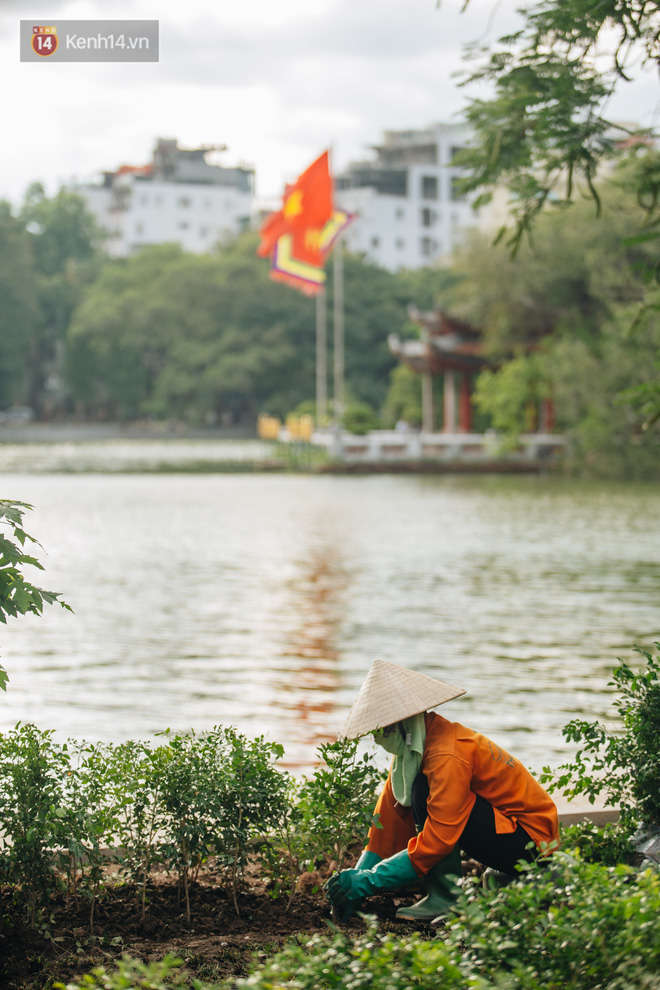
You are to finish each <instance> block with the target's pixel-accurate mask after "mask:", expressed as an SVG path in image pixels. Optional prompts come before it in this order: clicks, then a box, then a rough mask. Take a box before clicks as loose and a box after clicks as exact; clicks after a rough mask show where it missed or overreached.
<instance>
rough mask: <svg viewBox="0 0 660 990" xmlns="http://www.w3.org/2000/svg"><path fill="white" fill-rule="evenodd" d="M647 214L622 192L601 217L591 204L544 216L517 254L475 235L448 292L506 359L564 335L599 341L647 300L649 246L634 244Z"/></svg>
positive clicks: (460, 256) (459, 254)
mask: <svg viewBox="0 0 660 990" xmlns="http://www.w3.org/2000/svg"><path fill="white" fill-rule="evenodd" d="M639 214H640V210H639V208H638V207H637V206H636V204H635V202H634V201H633V200H631V199H630V198H629V197H627V196H626V195H625V194H623V193H622V191H621V190H618V189H617V190H613V192H612V195H611V197H609V198H608V203H607V205H606V206H605V207H604V209H603V214H602V216H601V217H600V218H597V217H595V216H594V213H593V210H592V209H591V208H590V206H589V204H588V203H585V202H581V203H576V204H575V206H574V207H573V208H572V209H571V210H570V211H569V212H568V213H564V212H561V213H553V212H549V213H545V214H543V216H540V217H539V218H538V220H537V224H536V231H535V236H534V242H533V243H530V242H529V241H526V242H525V243H523V244H521V246H520V248H519V250H518V251H517V253H516V255H515V256H512V255H511V253H510V251H509V250H508V249H507V248H506V247H505V246H504V245H503V244H502V243H499V244H496V245H493V243H492V242H491V241H490V239H489V238H488V237H487V236H484V235H483V234H474V235H473V236H472V238H471V239H470V240H468V241H467V242H466V245H465V246H464V247H463V248H462V249H460V250H459V251H458V252H457V254H456V256H455V263H454V274H455V276H456V281H455V283H454V285H453V286H452V287H450V288H448V289H447V293H446V299H447V301H448V303H449V305H450V307H451V311H452V312H454V313H455V314H456V315H459V316H462V317H464V318H465V319H466V320H468V321H469V322H470V323H472V324H473V325H474V326H477V327H480V328H481V329H483V331H484V333H485V335H486V344H487V349H488V353H489V354H490V355H491V356H495V357H498V358H504V357H506V356H507V355H511V354H513V353H515V351H516V349H517V348H518V347H519V346H529V345H531V344H533V343H535V342H539V341H540V340H543V339H545V338H546V337H547V336H548V335H549V334H552V333H556V332H561V333H563V334H568V335H573V336H577V337H580V338H583V339H587V340H591V339H593V338H595V337H597V336H598V333H599V331H600V328H601V327H602V325H603V322H604V320H606V319H607V318H608V317H609V316H612V314H613V313H614V312H615V311H616V310H617V308H618V307H620V306H631V305H632V306H637V307H639V306H640V305H641V304H642V303H643V301H644V299H645V294H646V284H645V280H644V276H643V267H644V263H645V259H646V258H647V257H648V256H649V254H650V252H649V248H648V246H647V245H644V244H627V243H626V233H627V232H628V231H629V230H631V229H634V228H635V226H636V224H637V223H638V220H639Z"/></svg>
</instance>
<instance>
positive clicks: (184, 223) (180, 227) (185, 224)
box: [179, 220, 189, 230]
mask: <svg viewBox="0 0 660 990" xmlns="http://www.w3.org/2000/svg"><path fill="white" fill-rule="evenodd" d="M188 226H189V225H188V224H187V223H186V222H185V220H184V221H183V222H182V223H180V224H179V230H188Z"/></svg>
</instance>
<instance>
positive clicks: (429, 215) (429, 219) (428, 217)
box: [421, 206, 436, 227]
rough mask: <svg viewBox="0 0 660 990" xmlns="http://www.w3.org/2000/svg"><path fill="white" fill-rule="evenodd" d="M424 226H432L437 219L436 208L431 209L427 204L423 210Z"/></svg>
mask: <svg viewBox="0 0 660 990" xmlns="http://www.w3.org/2000/svg"><path fill="white" fill-rule="evenodd" d="M421 218H422V227H432V226H433V224H434V223H435V221H436V212H435V210H432V209H430V207H428V206H425V207H424V208H423V209H422V211H421Z"/></svg>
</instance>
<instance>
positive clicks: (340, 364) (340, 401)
mask: <svg viewBox="0 0 660 990" xmlns="http://www.w3.org/2000/svg"><path fill="white" fill-rule="evenodd" d="M332 278H333V292H334V296H333V333H334V422H335V427H336V428H337V431H338V432H339V433H340V432H341V421H342V418H343V415H344V245H343V238H342V237H341V236H339V237H338V238H337V242H336V244H335V249H334V258H333V270H332Z"/></svg>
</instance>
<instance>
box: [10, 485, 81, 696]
mask: <svg viewBox="0 0 660 990" xmlns="http://www.w3.org/2000/svg"><path fill="white" fill-rule="evenodd" d="M31 508H32V506H31V505H28V503H27V502H17V501H14V500H11V499H0V526H4V527H6V529H8V530H9V535H5V533H4V532H2V531H0V622H3V623H5V624H6V622H7V618H8V617H10V618H15V617H16V616H19V615H26V614H27V613H28V612H32V613H33V614H34V615H41V614H42V612H43V609H44V605H54V604H55V603H56V602H57V603H58V604H59V605H61V606H62V608H66V609H68V610H69V611H70V612H71V611H72V609H71V608H70V606H69V605H67V604H66V602H63V601H61V599H60V596H59V594H58V593H56V592H53V591H44V589H43V588H37V587H36V586H35V585H33V584H31V583H30V582H29V581H27V580H26V578H25V575H24V574H23V568H25V567H26V566H27V567H36V568H37V569H38V570H40V571H43V570H44V567H43V565H42V564H41V563H39V561H38V559H37V558H36V557H34V556H33V555H32V554H30V553H28V552H26V545H27V546H36V547H39V546H41V544H40V543H39V542H38V541H37V540H35V538H34V537H33V536H30V534H29V533H26V532H25V530H24V529H23V516H24V514H25V511H26V509H31ZM7 681H8V676H7V672H6V671H5V669H4V668H3V667H2V666H0V688H2V690H3V691H6V690H7Z"/></svg>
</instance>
